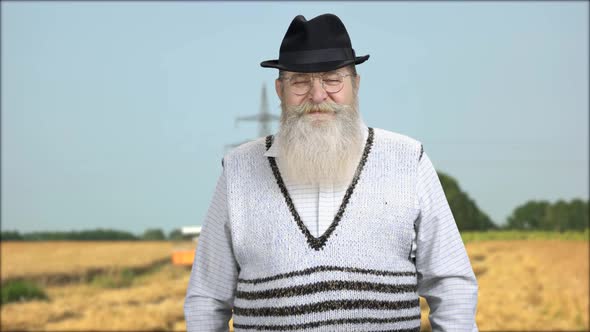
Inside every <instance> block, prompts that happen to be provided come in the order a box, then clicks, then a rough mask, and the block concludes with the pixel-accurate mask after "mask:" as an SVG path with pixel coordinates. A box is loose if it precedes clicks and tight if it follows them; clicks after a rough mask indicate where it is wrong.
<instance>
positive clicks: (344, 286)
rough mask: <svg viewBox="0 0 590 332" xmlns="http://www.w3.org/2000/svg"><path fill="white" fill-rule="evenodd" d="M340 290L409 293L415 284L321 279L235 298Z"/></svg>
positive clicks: (237, 293)
mask: <svg viewBox="0 0 590 332" xmlns="http://www.w3.org/2000/svg"><path fill="white" fill-rule="evenodd" d="M340 290H355V291H373V292H380V293H410V292H416V291H417V286H416V285H415V284H414V285H411V284H410V285H407V284H405V285H389V284H382V283H374V282H366V281H340V280H334V281H321V282H316V283H312V284H307V285H300V286H291V287H286V288H275V289H269V290H263V291H255V292H243V291H238V292H236V298H239V299H246V300H258V299H270V298H281V297H292V296H299V295H308V294H313V293H319V292H325V291H340Z"/></svg>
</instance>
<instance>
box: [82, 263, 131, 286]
mask: <svg viewBox="0 0 590 332" xmlns="http://www.w3.org/2000/svg"><path fill="white" fill-rule="evenodd" d="M135 277H136V274H135V272H133V271H132V270H130V269H127V268H125V269H122V270H116V271H112V272H111V273H107V274H100V275H96V276H94V277H93V278H92V280H91V281H90V283H91V284H92V285H94V286H96V287H100V288H125V287H129V286H131V285H132V284H133V279H135Z"/></svg>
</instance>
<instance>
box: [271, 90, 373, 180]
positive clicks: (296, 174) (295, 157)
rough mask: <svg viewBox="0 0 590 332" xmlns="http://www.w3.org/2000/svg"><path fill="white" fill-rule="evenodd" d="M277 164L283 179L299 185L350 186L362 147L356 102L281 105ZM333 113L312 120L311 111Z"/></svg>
mask: <svg viewBox="0 0 590 332" xmlns="http://www.w3.org/2000/svg"><path fill="white" fill-rule="evenodd" d="M281 109H282V110H283V112H282V114H281V127H280V129H279V132H278V133H277V137H278V138H279V141H280V146H279V147H278V157H279V159H278V160H277V162H278V163H279V165H280V168H281V171H282V172H283V173H284V175H285V177H286V179H288V180H289V181H295V182H297V183H302V184H320V183H332V184H336V185H347V184H349V183H350V181H351V179H352V177H353V176H354V173H355V171H356V168H357V166H358V163H359V161H360V157H361V153H362V148H363V135H362V128H361V121H360V115H359V113H358V101H357V99H356V98H355V100H354V102H353V103H352V105H340V104H334V103H322V104H312V103H309V102H307V103H305V104H302V105H298V106H285V105H283V104H281ZM318 110H319V111H325V112H334V113H335V114H334V117H333V118H330V119H323V120H318V119H313V116H310V115H306V113H309V112H311V111H318Z"/></svg>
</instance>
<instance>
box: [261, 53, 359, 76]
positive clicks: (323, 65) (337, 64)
mask: <svg viewBox="0 0 590 332" xmlns="http://www.w3.org/2000/svg"><path fill="white" fill-rule="evenodd" d="M368 59H369V55H368V54H367V55H364V56H358V57H355V58H354V59H350V60H344V61H329V62H318V63H301V64H287V65H285V64H281V63H279V60H267V61H263V62H261V63H260V66H262V67H265V68H276V69H279V70H286V71H294V72H299V73H317V72H324V71H330V70H335V69H338V68H342V67H345V66H348V65H351V64H353V63H354V64H356V65H359V64H361V63H363V62H365V61H367V60H368Z"/></svg>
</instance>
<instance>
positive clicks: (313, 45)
mask: <svg viewBox="0 0 590 332" xmlns="http://www.w3.org/2000/svg"><path fill="white" fill-rule="evenodd" d="M325 48H352V45H351V42H350V37H349V35H348V32H347V31H346V27H345V26H344V23H342V21H341V20H340V18H339V17H338V16H336V15H334V14H323V15H320V16H317V17H314V18H313V19H311V20H309V21H308V20H306V19H305V17H304V16H303V15H298V16H297V17H295V18H294V19H293V21H291V24H290V25H289V28H288V29H287V32H286V33H285V37H284V38H283V42H282V43H281V48H280V52H296V51H307V50H317V49H325Z"/></svg>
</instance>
